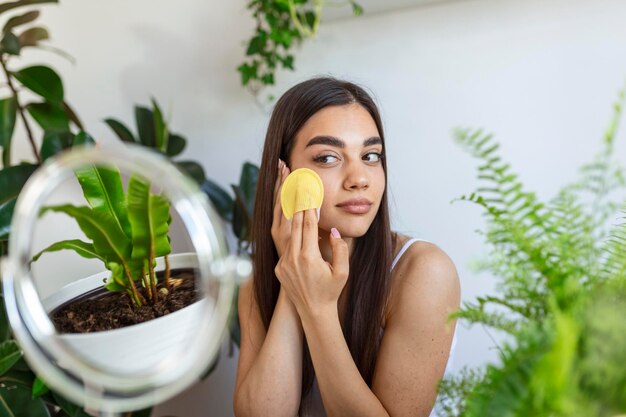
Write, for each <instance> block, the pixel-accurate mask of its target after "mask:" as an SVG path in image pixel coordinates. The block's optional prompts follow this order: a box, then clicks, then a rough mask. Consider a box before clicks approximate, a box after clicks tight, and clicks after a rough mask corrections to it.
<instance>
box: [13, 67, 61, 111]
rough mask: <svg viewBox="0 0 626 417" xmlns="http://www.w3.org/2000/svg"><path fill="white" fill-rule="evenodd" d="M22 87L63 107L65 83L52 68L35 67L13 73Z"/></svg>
mask: <svg viewBox="0 0 626 417" xmlns="http://www.w3.org/2000/svg"><path fill="white" fill-rule="evenodd" d="M13 76H14V77H15V78H16V79H17V80H18V81H19V82H20V83H22V85H23V86H24V87H26V88H28V89H29V90H31V91H32V92H34V93H35V94H39V95H40V96H42V97H43V98H45V99H46V100H48V101H50V102H52V103H56V104H58V105H61V103H62V102H63V82H62V81H61V77H59V74H57V73H56V72H55V71H54V70H53V69H52V68H50V67H46V66H44V65H34V66H32V67H27V68H24V69H21V70H19V71H17V72H14V73H13Z"/></svg>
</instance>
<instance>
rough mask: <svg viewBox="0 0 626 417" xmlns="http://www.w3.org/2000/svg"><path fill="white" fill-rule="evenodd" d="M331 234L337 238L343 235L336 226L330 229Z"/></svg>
mask: <svg viewBox="0 0 626 417" xmlns="http://www.w3.org/2000/svg"><path fill="white" fill-rule="evenodd" d="M330 234H331V235H332V237H334V238H337V239H339V238H340V237H341V235H340V234H339V230H337V229H335V228H334V227H333V228H331V229H330Z"/></svg>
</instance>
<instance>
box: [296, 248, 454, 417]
mask: <svg viewBox="0 0 626 417" xmlns="http://www.w3.org/2000/svg"><path fill="white" fill-rule="evenodd" d="M418 241H422V242H428V241H427V240H423V239H416V238H412V239H409V240H407V241H406V242H405V243H404V245H402V248H401V249H400V252H398V254H397V255H396V257H395V258H394V260H393V262H392V263H391V270H392V271H393V268H394V267H395V266H396V263H398V261H399V260H400V258H401V257H402V255H403V254H404V252H406V250H407V249H408V248H409V246H411V245H412V244H413V242H418ZM383 332H384V329H382V328H381V329H380V337H381V338H382V336H383ZM455 347H456V332H455V334H454V337H453V338H452V346H451V348H450V357H449V358H448V363H447V365H446V370H445V374H444V375H445V376H447V375H449V374H450V373H451V372H452V369H453V362H454V361H453V356H454V349H455ZM309 395H310V397H311V400H310V402H309V408H308V410H307V411H308V412H307V414H306V416H303V417H326V411H325V410H324V404H323V402H322V396H321V394H320V388H319V385H318V384H317V378H315V377H314V378H313V386H312V387H311V392H310V393H309ZM430 417H437V408H436V407H435V408H434V409H433V411H432V412H431V413H430Z"/></svg>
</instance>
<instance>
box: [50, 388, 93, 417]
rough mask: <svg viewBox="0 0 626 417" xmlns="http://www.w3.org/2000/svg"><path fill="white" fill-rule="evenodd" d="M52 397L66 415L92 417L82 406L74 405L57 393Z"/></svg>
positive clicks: (53, 393)
mask: <svg viewBox="0 0 626 417" xmlns="http://www.w3.org/2000/svg"><path fill="white" fill-rule="evenodd" d="M52 396H53V398H54V399H55V400H56V402H57V404H58V405H59V407H61V409H62V410H63V411H64V412H65V414H66V415H68V416H70V417H90V415H89V414H87V413H86V412H85V411H84V410H83V409H82V408H81V407H80V406H78V405H76V404H74V403H72V402H71V401H69V400H67V399H66V398H65V397H63V396H61V395H59V394H57V393H56V392H52Z"/></svg>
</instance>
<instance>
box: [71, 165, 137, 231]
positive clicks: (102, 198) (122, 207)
mask: <svg viewBox="0 0 626 417" xmlns="http://www.w3.org/2000/svg"><path fill="white" fill-rule="evenodd" d="M76 178H77V179H78V182H79V183H80V186H81V188H82V190H83V194H84V196H85V199H86V200H87V202H88V203H89V205H90V206H91V208H92V209H93V210H94V211H95V212H97V213H101V214H102V215H104V216H106V217H108V218H109V219H110V220H111V221H112V222H113V223H114V224H115V227H116V228H117V230H119V231H122V233H124V235H125V236H126V237H127V238H128V239H130V237H131V235H132V232H131V228H130V223H129V221H128V211H127V208H126V195H125V194H124V187H123V185H122V177H121V175H120V171H119V169H117V168H116V167H112V166H111V167H102V166H101V167H95V166H91V167H88V168H83V169H80V170H77V171H76Z"/></svg>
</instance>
